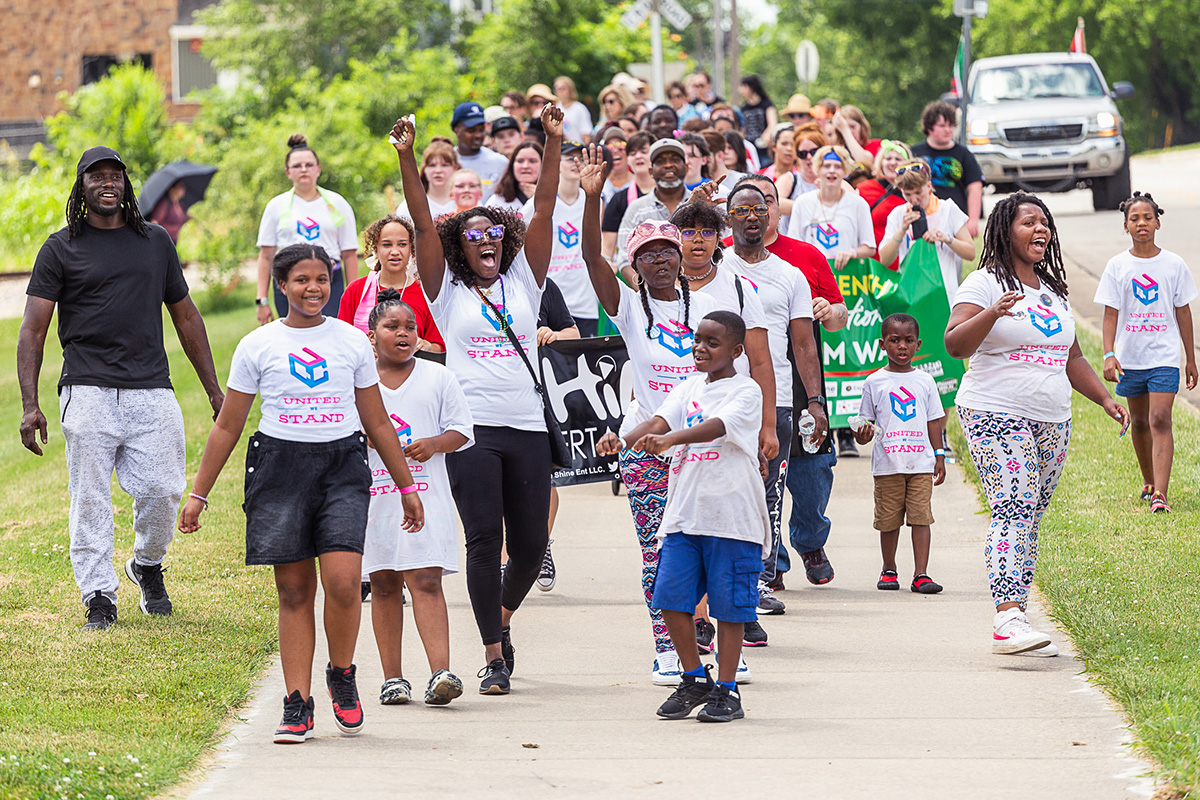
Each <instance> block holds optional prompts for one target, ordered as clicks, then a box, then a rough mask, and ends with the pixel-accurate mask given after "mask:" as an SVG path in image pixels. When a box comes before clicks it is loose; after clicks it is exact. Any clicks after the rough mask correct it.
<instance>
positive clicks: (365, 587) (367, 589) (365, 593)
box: [362, 581, 371, 603]
mask: <svg viewBox="0 0 1200 800" xmlns="http://www.w3.org/2000/svg"><path fill="white" fill-rule="evenodd" d="M370 596H371V582H370V581H363V582H362V601H363V602H364V603H365V602H367V598H368V597H370Z"/></svg>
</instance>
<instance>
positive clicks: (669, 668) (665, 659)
mask: <svg viewBox="0 0 1200 800" xmlns="http://www.w3.org/2000/svg"><path fill="white" fill-rule="evenodd" d="M650 680H651V681H653V682H654V685H655V686H678V685H679V683H680V682H681V681H682V680H683V673H681V672H680V671H679V656H678V655H677V654H676V653H675V651H674V650H667V651H665V652H662V653H659V654H658V658H656V659H654V670H653V672H651V673H650Z"/></svg>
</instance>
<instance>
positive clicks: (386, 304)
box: [367, 289, 417, 330]
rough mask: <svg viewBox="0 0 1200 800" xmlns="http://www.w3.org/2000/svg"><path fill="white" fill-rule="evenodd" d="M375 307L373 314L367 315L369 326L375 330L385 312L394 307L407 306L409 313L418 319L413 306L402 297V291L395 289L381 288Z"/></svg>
mask: <svg viewBox="0 0 1200 800" xmlns="http://www.w3.org/2000/svg"><path fill="white" fill-rule="evenodd" d="M375 301H376V302H375V307H374V308H372V309H371V315H370V316H369V317H367V327H368V328H370V329H371V330H375V326H376V325H377V324H378V323H379V320H380V319H382V318H383V316H384V315H385V314H387V313H388V312H389V311H391V310H392V309H393V308H407V309H408V313H410V314H412V315H413V319H416V316H417V315H416V314H415V313H413V310H412V306H410V305H409V304H408V303H406V302H404V301H403V300H402V299H400V293H399V292H397V291H396V290H395V289H380V290H379V294H377V295H375Z"/></svg>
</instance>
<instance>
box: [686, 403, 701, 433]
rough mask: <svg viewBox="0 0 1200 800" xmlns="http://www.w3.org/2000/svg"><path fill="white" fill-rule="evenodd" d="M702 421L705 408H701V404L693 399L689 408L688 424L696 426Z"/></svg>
mask: <svg viewBox="0 0 1200 800" xmlns="http://www.w3.org/2000/svg"><path fill="white" fill-rule="evenodd" d="M701 422H704V409H702V408H700V404H699V403H697V402H696V401H695V400H693V401H692V407H691V408H690V409H689V410H688V415H687V426H688V427H689V428H694V427H696V426H697V425H699V424H700V423H701Z"/></svg>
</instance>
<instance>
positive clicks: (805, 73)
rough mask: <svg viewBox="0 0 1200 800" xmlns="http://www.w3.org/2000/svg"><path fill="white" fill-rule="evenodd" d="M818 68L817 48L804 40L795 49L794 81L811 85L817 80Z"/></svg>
mask: <svg viewBox="0 0 1200 800" xmlns="http://www.w3.org/2000/svg"><path fill="white" fill-rule="evenodd" d="M820 66H821V59H820V58H819V57H818V56H817V46H816V45H815V44H813V43H812V42H810V41H809V40H808V39H805V40H804V41H803V42H801V43H800V46H799V47H797V48H796V79H797V80H799V81H800V82H801V83H812V82H813V81H815V80H816V79H817V69H818V68H819V67H820Z"/></svg>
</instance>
